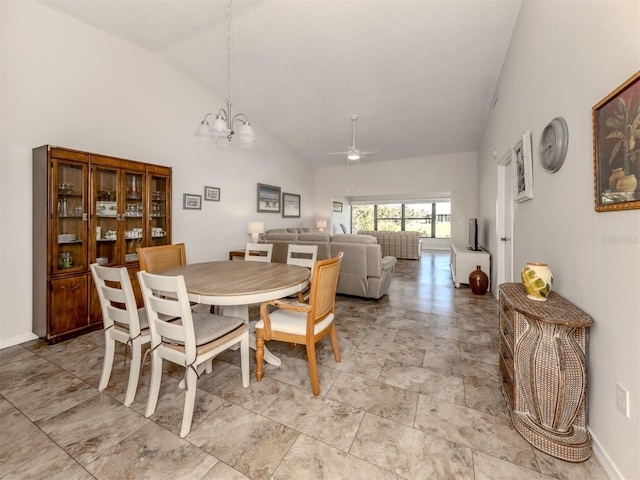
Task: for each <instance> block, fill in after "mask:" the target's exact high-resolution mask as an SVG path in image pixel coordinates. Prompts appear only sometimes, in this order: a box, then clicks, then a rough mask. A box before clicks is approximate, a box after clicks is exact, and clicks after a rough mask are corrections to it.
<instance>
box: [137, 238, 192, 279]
mask: <svg viewBox="0 0 640 480" xmlns="http://www.w3.org/2000/svg"><path fill="white" fill-rule="evenodd" d="M136 252H137V253H138V260H139V261H140V270H145V271H147V272H149V273H157V272H161V271H163V270H169V269H170V268H175V267H181V266H182V265H186V264H187V252H186V248H185V246H184V243H174V244H170V245H158V246H155V247H139V248H137V249H136Z"/></svg>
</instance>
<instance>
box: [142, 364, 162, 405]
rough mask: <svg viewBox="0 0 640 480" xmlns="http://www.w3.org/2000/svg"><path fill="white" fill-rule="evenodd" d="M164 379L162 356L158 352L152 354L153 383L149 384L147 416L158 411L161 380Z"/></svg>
mask: <svg viewBox="0 0 640 480" xmlns="http://www.w3.org/2000/svg"><path fill="white" fill-rule="evenodd" d="M161 380H162V358H161V357H160V355H158V354H157V352H153V353H152V354H151V384H150V385H149V399H148V400H147V410H146V412H145V413H144V416H145V417H150V416H151V415H153V412H155V411H156V405H157V404H158V395H159V393H160V381H161Z"/></svg>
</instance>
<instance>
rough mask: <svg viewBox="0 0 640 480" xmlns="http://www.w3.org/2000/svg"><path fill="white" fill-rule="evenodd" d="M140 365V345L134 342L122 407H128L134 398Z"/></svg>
mask: <svg viewBox="0 0 640 480" xmlns="http://www.w3.org/2000/svg"><path fill="white" fill-rule="evenodd" d="M141 363H142V344H140V343H139V342H138V341H137V340H134V341H133V342H132V344H131V367H130V368H129V384H128V385H127V394H126V395H125V397H124V406H125V407H128V406H129V405H131V404H132V403H133V400H134V399H135V398H136V390H137V389H138V380H139V379H140V364H141Z"/></svg>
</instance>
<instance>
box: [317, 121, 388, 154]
mask: <svg viewBox="0 0 640 480" xmlns="http://www.w3.org/2000/svg"><path fill="white" fill-rule="evenodd" d="M357 121H358V114H357V113H354V114H352V115H351V122H352V123H353V131H352V134H351V146H350V147H347V151H346V152H329V153H327V155H346V156H347V160H353V161H355V160H360V158H363V157H365V156H366V155H371V154H374V153H378V152H376V151H373V150H360V149H359V148H357V147H356V122H357Z"/></svg>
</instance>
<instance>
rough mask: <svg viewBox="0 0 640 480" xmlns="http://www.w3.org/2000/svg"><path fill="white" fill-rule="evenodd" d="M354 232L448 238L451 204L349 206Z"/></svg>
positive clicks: (449, 234) (449, 233)
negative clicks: (414, 233) (413, 234)
mask: <svg viewBox="0 0 640 480" xmlns="http://www.w3.org/2000/svg"><path fill="white" fill-rule="evenodd" d="M351 225H352V229H353V231H354V232H360V231H366V230H373V231H378V232H403V231H407V232H420V236H421V237H428V238H451V202H448V201H441V202H427V203H389V204H370V205H352V206H351Z"/></svg>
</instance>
